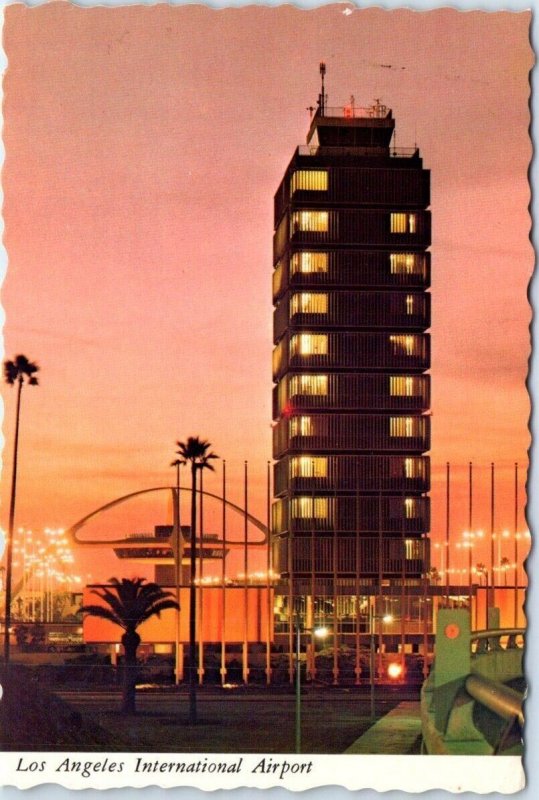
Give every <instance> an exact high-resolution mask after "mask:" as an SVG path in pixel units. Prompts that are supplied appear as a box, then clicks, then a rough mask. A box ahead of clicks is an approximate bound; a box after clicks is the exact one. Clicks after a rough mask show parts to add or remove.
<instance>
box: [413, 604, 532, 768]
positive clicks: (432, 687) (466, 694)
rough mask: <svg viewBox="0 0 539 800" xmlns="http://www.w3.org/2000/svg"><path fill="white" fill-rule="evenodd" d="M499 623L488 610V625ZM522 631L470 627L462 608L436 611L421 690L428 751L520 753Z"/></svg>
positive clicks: (497, 616) (422, 717) (468, 618)
mask: <svg viewBox="0 0 539 800" xmlns="http://www.w3.org/2000/svg"><path fill="white" fill-rule="evenodd" d="M498 621H499V612H498V611H497V609H492V610H491V619H490V623H491V625H493V626H494V625H496V623H497V622H498ZM524 638H525V632H524V631H523V630H522V629H520V628H507V629H501V628H497V627H492V628H489V629H488V630H483V631H471V629H470V613H469V611H468V610H465V609H440V611H439V612H438V621H437V628H436V643H435V661H434V665H433V669H432V671H431V674H430V675H429V677H428V678H427V680H426V681H425V683H424V684H423V687H422V690H421V721H422V730H423V741H424V745H425V749H426V751H427V752H428V753H429V754H460V755H471V754H475V755H480V754H482V755H483V754H484V755H497V754H498V753H504V754H515V755H517V754H520V753H521V752H522V736H521V733H522V732H521V728H522V725H523V722H524V713H523V710H522V706H523V702H524V693H523V689H524V685H523V670H522V656H523V645H524Z"/></svg>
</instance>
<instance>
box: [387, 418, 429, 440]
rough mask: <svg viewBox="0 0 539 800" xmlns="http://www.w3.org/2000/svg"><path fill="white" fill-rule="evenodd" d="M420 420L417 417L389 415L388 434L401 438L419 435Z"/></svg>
mask: <svg viewBox="0 0 539 800" xmlns="http://www.w3.org/2000/svg"><path fill="white" fill-rule="evenodd" d="M421 422H422V420H421V419H418V418H417V417H390V418H389V435H390V436H396V437H401V438H405V437H408V438H409V437H412V436H421V430H420V423H421Z"/></svg>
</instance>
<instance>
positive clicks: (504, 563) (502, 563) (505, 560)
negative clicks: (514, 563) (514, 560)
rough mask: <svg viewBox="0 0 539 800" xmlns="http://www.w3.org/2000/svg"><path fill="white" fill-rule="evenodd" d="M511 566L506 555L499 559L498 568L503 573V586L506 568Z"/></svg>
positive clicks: (505, 579) (505, 584)
mask: <svg viewBox="0 0 539 800" xmlns="http://www.w3.org/2000/svg"><path fill="white" fill-rule="evenodd" d="M510 566H511V562H510V561H509V559H508V558H507V556H503V558H502V560H501V561H500V569H501V570H502V572H503V573H504V586H507V570H508V569H509V567H510Z"/></svg>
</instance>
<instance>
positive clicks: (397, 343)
mask: <svg viewBox="0 0 539 800" xmlns="http://www.w3.org/2000/svg"><path fill="white" fill-rule="evenodd" d="M389 341H390V342H391V344H392V345H393V355H406V356H417V355H419V353H420V349H419V343H420V339H418V337H417V336H411V335H406V334H399V335H397V336H390V337H389Z"/></svg>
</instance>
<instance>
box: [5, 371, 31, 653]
mask: <svg viewBox="0 0 539 800" xmlns="http://www.w3.org/2000/svg"><path fill="white" fill-rule="evenodd" d="M38 371H39V367H38V365H37V364H34V363H33V362H32V361H29V359H28V358H26V356H23V355H18V356H15V358H14V359H13V361H4V380H5V382H6V383H7V384H9V385H10V386H13V385H14V384H15V383H16V384H18V386H17V405H16V412H15V441H14V445H13V469H12V473H11V498H10V502H9V525H8V540H7V554H6V609H5V617H4V661H5V663H6V664H7V663H8V662H9V629H10V626H11V583H12V574H13V532H14V526H15V499H16V497H17V461H18V456H19V422H20V418H21V394H22V387H23V385H24V383H28V385H29V386H37V384H38V381H37V378H36V375H35V374H36V372H38Z"/></svg>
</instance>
